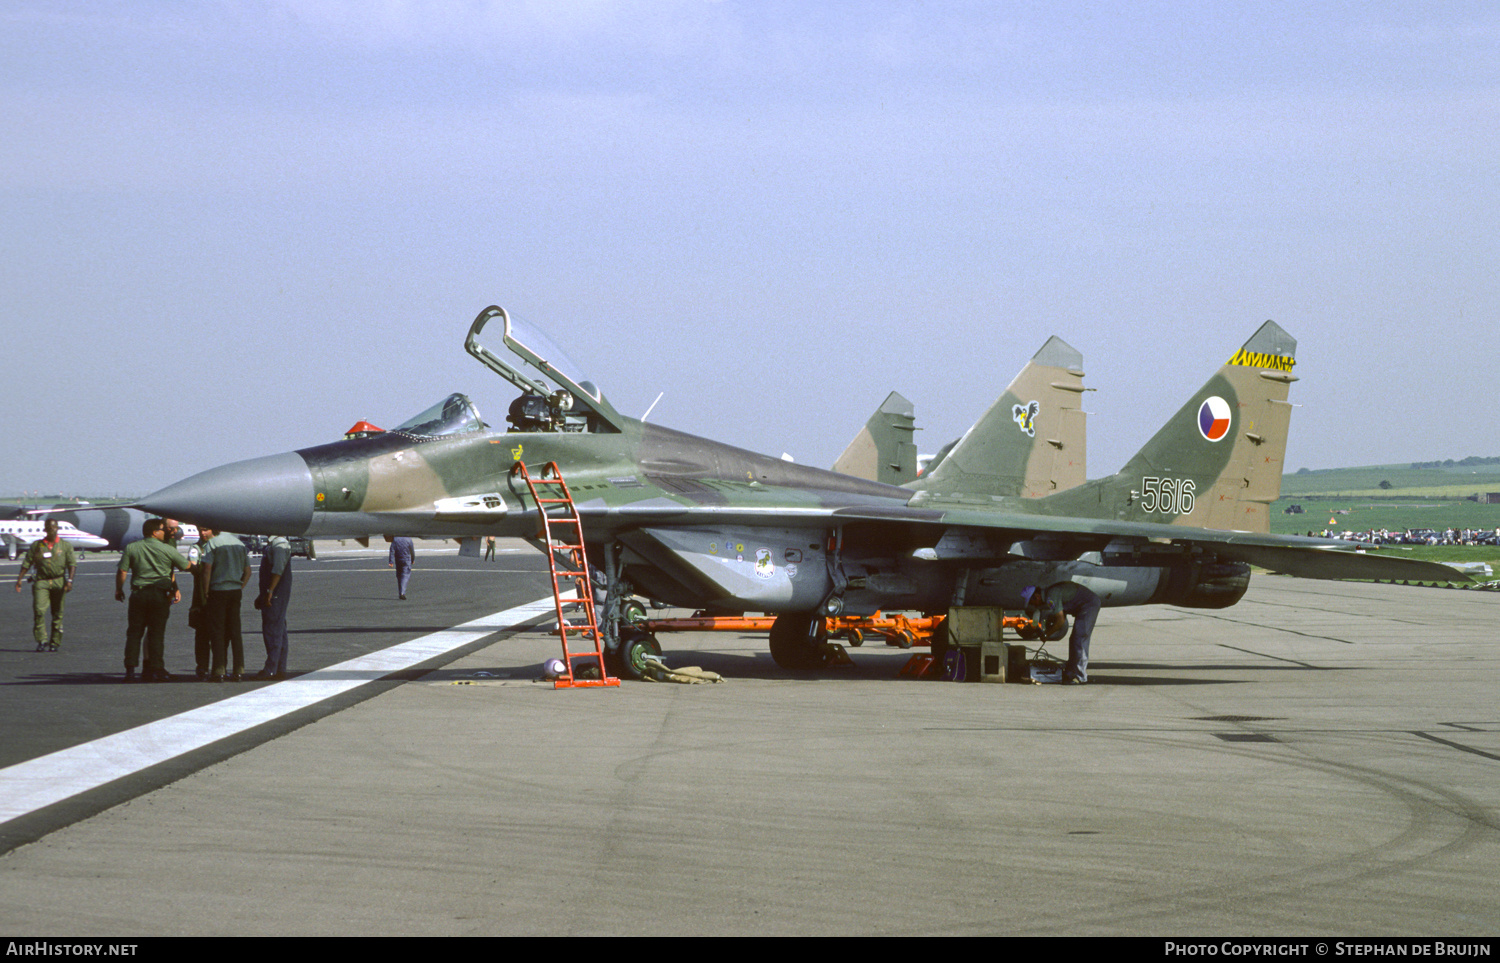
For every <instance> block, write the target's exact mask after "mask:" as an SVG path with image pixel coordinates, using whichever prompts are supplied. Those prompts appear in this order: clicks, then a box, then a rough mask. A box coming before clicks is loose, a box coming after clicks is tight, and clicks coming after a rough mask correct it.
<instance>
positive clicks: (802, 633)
mask: <svg viewBox="0 0 1500 963" xmlns="http://www.w3.org/2000/svg"><path fill="white" fill-rule="evenodd" d="M827 652H828V628H827V622H826V621H824V619H823V616H821V615H813V614H811V613H808V612H797V613H787V614H785V615H778V616H776V621H775V622H774V623H772V624H771V658H773V659H775V660H776V664H777V665H779V666H781V667H782V668H783V669H820V668H822V667H823V665H824V662H825V661H826V659H827Z"/></svg>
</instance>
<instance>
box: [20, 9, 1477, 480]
mask: <svg viewBox="0 0 1500 963" xmlns="http://www.w3.org/2000/svg"><path fill="white" fill-rule="evenodd" d="M1109 6H1110V5H1105V4H1097V3H1088V4H1070V3H1064V2H1043V3H920V4H918V3H881V2H858V3H853V2H851V3H828V4H817V3H808V2H786V3H779V2H767V3H758V2H736V0H721V2H704V0H662V2H655V3H619V2H610V0H597V2H585V0H576V2H570V0H546V2H543V0H537V2H514V3H503V2H483V0H469V2H458V0H453V2H420V0H409V2H398V0H386V2H380V0H223V2H207V0H205V2H197V3H183V2H165V0H162V2H151V0H128V2H110V0H80V2H41V0H35V2H33V0H7V2H6V3H5V4H4V5H3V6H0V333H3V341H0V344H3V346H4V347H3V351H4V354H3V357H4V361H5V364H4V374H5V381H6V387H7V389H8V394H9V398H10V404H9V406H8V409H7V413H6V416H5V417H4V419H3V428H0V444H3V452H4V454H3V455H0V493H12V492H18V491H34V490H40V491H43V492H46V493H54V492H59V491H60V492H65V493H69V494H72V493H94V494H108V493H115V492H118V493H122V494H134V495H140V494H145V493H146V492H149V491H152V490H154V489H156V488H160V487H162V486H164V485H166V484H168V483H170V482H173V481H175V480H177V479H179V478H181V477H184V476H186V475H189V474H192V473H194V472H197V471H200V470H202V469H205V468H209V467H212V466H214V465H218V464H221V463H223V462H226V461H232V460H236V459H239V458H246V457H252V456H257V455H264V454H270V453H273V452H277V451H285V450H288V449H293V448H300V447H306V446H308V445H312V444H317V443H321V442H323V441H327V440H332V439H335V438H337V437H339V436H340V435H341V434H342V432H343V431H344V430H345V429H346V428H347V427H348V426H349V425H350V424H351V423H353V422H354V421H356V420H358V419H368V420H370V421H372V422H374V423H375V424H377V425H381V426H383V427H390V426H392V425H394V424H396V423H399V422H401V421H403V420H405V419H406V418H407V417H408V416H410V415H412V414H414V413H415V412H417V411H418V410H420V409H422V408H425V407H427V406H428V405H430V404H432V403H433V402H434V401H437V400H438V399H439V398H441V397H442V396H444V395H445V394H447V393H448V392H450V391H455V390H458V391H465V392H468V393H470V394H471V395H472V396H473V398H474V400H475V402H476V403H477V405H478V406H479V409H480V411H481V412H483V413H484V414H485V415H486V417H487V418H488V419H489V420H490V421H491V422H493V423H503V420H504V409H505V406H506V404H507V403H508V401H509V399H510V396H511V393H512V392H511V391H510V390H509V386H508V385H505V384H504V383H503V382H501V381H500V380H499V379H498V378H496V377H495V376H494V375H492V374H490V373H489V372H488V371H486V370H485V369H484V368H482V367H481V366H480V365H479V364H478V363H477V362H475V361H473V360H472V359H470V358H469V357H468V356H467V355H465V354H464V352H463V349H462V342H463V337H464V333H465V331H466V330H467V326H468V324H469V322H471V321H472V320H473V318H474V316H475V315H476V314H477V313H478V312H479V311H480V309H482V308H484V307H485V306H486V305H489V304H492V303H498V304H501V305H503V306H505V307H506V308H508V309H510V310H511V311H513V312H514V313H517V314H519V315H522V316H524V317H526V318H527V319H529V320H531V321H533V322H535V323H538V324H540V325H542V326H544V327H546V328H548V329H549V330H550V331H551V333H552V334H553V337H554V339H555V340H557V341H559V342H566V343H568V344H569V345H570V347H571V353H572V354H573V355H574V356H575V358H576V359H577V360H578V361H579V362H580V363H581V364H582V366H583V367H584V368H585V369H587V370H588V371H590V372H591V373H592V374H593V377H594V380H595V381H597V382H598V383H599V384H600V385H601V386H602V387H603V388H604V390H605V392H606V394H608V395H609V396H610V398H611V400H612V401H613V402H614V403H615V405H616V406H617V407H618V408H620V410H622V411H623V412H625V413H627V414H634V415H640V414H641V413H642V412H643V411H644V410H645V409H646V407H647V406H648V405H650V404H651V401H652V399H653V398H655V397H656V396H657V394H658V392H665V396H664V397H663V399H662V401H661V403H660V404H659V405H658V406H657V407H656V410H655V411H654V412H653V413H652V416H651V417H652V420H653V421H657V422H660V423H663V424H667V425H670V426H672V427H676V428H680V429H683V430H686V431H690V432H693V433H696V434H701V435H707V436H711V437H714V438H717V439H719V440H722V441H727V442H730V443H733V444H737V445H741V446H743V447H748V448H753V449H756V450H760V451H765V452H768V453H771V454H779V453H781V452H782V451H788V452H791V453H792V454H793V455H794V456H795V457H796V458H797V460H798V461H802V462H805V463H809V464H815V465H824V466H826V465H828V464H830V463H831V462H832V461H833V459H834V458H835V457H837V455H838V453H839V452H840V451H841V450H842V449H843V447H844V445H845V444H846V443H847V442H848V440H849V439H850V437H851V436H852V435H853V434H854V432H855V431H856V429H857V428H858V427H859V425H861V424H862V423H863V422H864V420H865V418H866V417H868V415H869V414H870V412H871V411H873V410H874V408H875V407H876V406H877V405H878V404H879V403H880V402H881V400H882V399H883V398H884V397H885V395H886V393H887V392H888V391H890V390H891V389H896V390H899V391H901V392H902V393H903V394H905V395H906V396H907V397H908V398H910V399H912V400H913V401H914V402H915V403H916V405H917V416H918V423H919V424H920V425H921V426H922V427H923V428H924V430H923V431H922V432H921V433H920V434H919V436H918V440H919V442H920V447H921V449H922V450H923V451H927V452H930V451H935V450H936V449H937V448H938V447H940V446H941V445H942V444H943V443H944V442H946V441H948V440H950V439H951V438H953V437H955V436H957V435H958V434H959V433H961V432H962V431H963V430H964V429H965V428H966V427H967V426H968V425H969V424H970V423H971V422H972V421H974V420H975V419H976V418H977V417H978V416H979V415H980V414H981V413H982V412H983V410H984V409H985V408H986V407H987V406H988V405H989V403H990V402H991V401H992V400H993V399H994V397H995V396H996V395H998V393H999V392H1000V391H1001V390H1002V389H1003V388H1004V386H1005V385H1006V384H1007V383H1008V382H1009V381H1010V379H1011V377H1012V376H1013V375H1014V374H1015V373H1016V371H1017V370H1019V368H1020V367H1021V365H1022V364H1023V363H1024V362H1025V360H1026V359H1027V358H1029V357H1030V356H1031V355H1032V354H1033V353H1034V352H1035V351H1036V349H1037V348H1039V347H1040V346H1041V344H1042V343H1043V342H1044V341H1045V340H1046V339H1047V337H1048V336H1049V335H1052V334H1056V335H1059V336H1061V337H1062V338H1064V339H1065V340H1067V341H1068V342H1070V343H1071V344H1073V345H1074V346H1075V347H1077V348H1078V349H1079V350H1080V351H1082V352H1083V354H1084V358H1085V367H1086V370H1087V372H1088V379H1087V383H1088V385H1089V386H1091V387H1093V388H1095V389H1097V390H1096V392H1095V393H1093V394H1090V395H1088V396H1087V397H1088V402H1087V409H1088V411H1089V412H1090V419H1089V474H1090V475H1091V476H1099V475H1103V474H1108V473H1110V472H1112V471H1115V470H1116V469H1118V468H1119V467H1120V466H1121V464H1123V462H1124V461H1125V460H1126V459H1127V458H1128V457H1129V455H1130V454H1131V453H1133V452H1134V451H1135V450H1136V449H1137V448H1138V447H1139V446H1140V445H1141V444H1142V443H1143V442H1144V441H1145V440H1146V439H1147V438H1148V437H1149V436H1150V434H1151V433H1152V432H1153V431H1154V430H1155V429H1156V427H1158V426H1159V425H1160V424H1161V423H1162V422H1163V421H1164V420H1165V419H1166V418H1167V417H1168V416H1169V415H1170V414H1171V413H1172V412H1173V411H1175V410H1176V408H1177V407H1179V406H1180V405H1181V403H1182V402H1183V401H1184V400H1186V397H1187V396H1188V394H1189V393H1190V392H1192V391H1193V390H1195V389H1196V388H1197V387H1198V386H1199V385H1201V384H1202V383H1203V381H1204V380H1205V379H1206V378H1207V377H1208V376H1209V374H1211V373H1212V372H1213V370H1214V369H1215V368H1217V367H1218V366H1219V365H1220V364H1221V363H1222V362H1223V361H1224V360H1225V359H1227V358H1228V357H1229V356H1230V354H1232V353H1233V351H1234V350H1235V349H1236V348H1237V347H1238V346H1239V345H1240V344H1241V343H1242V342H1243V341H1244V340H1245V339H1246V338H1248V337H1249V336H1250V335H1251V333H1253V332H1254V330H1255V329H1256V328H1257V327H1258V326H1259V325H1260V324H1261V322H1263V321H1265V320H1266V319H1268V318H1271V319H1274V320H1276V321H1277V322H1278V323H1279V324H1281V325H1282V327H1284V328H1285V329H1286V330H1287V331H1288V332H1290V333H1291V334H1292V335H1293V336H1294V337H1296V338H1297V339H1298V340H1299V347H1298V352H1297V362H1298V363H1297V368H1296V373H1297V374H1298V375H1299V376H1300V378H1301V379H1302V380H1301V381H1300V382H1298V383H1297V384H1296V385H1294V386H1293V389H1292V401H1293V402H1296V403H1298V404H1299V405H1301V407H1299V408H1298V409H1297V410H1296V411H1295V413H1294V414H1293V418H1292V429H1291V442H1290V444H1289V446H1288V461H1287V465H1288V468H1289V469H1290V470H1295V469H1296V468H1299V467H1304V466H1305V467H1312V468H1324V467H1338V466H1346V465H1360V464H1371V463H1380V462H1401V461H1410V460H1430V459H1441V458H1461V457H1463V456H1465V455H1470V454H1477V455H1500V431H1497V430H1496V428H1495V427H1494V424H1495V422H1494V410H1495V403H1496V398H1497V391H1496V388H1497V385H1500V374H1497V361H1500V242H1497V238H1500V196H1497V195H1500V7H1497V6H1496V5H1495V4H1494V2H1493V0H1485V2H1474V3H1461V2H1455V3H1420V4H1418V3H1380V2H1363V3H1357V4H1350V3H1343V2H1341V3H1330V4H1320V3H1309V2H1306V0H1299V2H1291V3H1277V2H1255V3H1245V4H1234V3H1225V2H1214V3H1201V4H1193V3H1153V2H1137V3H1131V4H1116V5H1113V6H1114V7H1117V8H1118V12H1116V11H1115V10H1112V9H1107V8H1108V7H1109Z"/></svg>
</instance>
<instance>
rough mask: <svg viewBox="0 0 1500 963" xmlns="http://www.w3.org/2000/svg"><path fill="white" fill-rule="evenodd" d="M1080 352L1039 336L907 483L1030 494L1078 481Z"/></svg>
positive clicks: (938, 489) (1081, 468)
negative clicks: (971, 418) (1013, 371)
mask: <svg viewBox="0 0 1500 963" xmlns="http://www.w3.org/2000/svg"><path fill="white" fill-rule="evenodd" d="M1083 391H1084V387H1083V355H1081V354H1079V353H1078V351H1077V350H1076V349H1074V348H1073V347H1072V346H1071V345H1069V344H1068V343H1067V342H1066V341H1064V340H1062V339H1061V338H1058V337H1052V338H1049V339H1047V343H1046V344H1044V345H1042V349H1041V350H1040V351H1038V352H1037V353H1036V354H1035V355H1033V356H1032V358H1031V360H1030V361H1029V362H1027V364H1026V367H1024V368H1022V369H1021V373H1020V374H1018V375H1016V378H1015V380H1014V381H1012V382H1011V383H1010V386H1009V387H1008V388H1006V389H1005V393H1004V394H1002V395H1001V396H1000V398H999V400H997V401H996V402H995V403H994V404H993V405H991V406H990V409H989V410H988V411H986V412H985V413H984V416H983V417H981V418H980V419H979V420H978V421H977V422H975V423H974V426H973V427H972V428H970V429H969V430H968V431H967V432H965V433H964V436H963V437H962V438H960V439H959V440H958V442H957V443H956V444H954V445H953V447H952V450H951V451H948V452H947V454H946V455H945V456H944V457H943V458H942V459H941V460H939V461H935V462H934V463H933V464H932V465H931V466H930V467H929V468H928V470H927V471H926V472H924V473H923V475H922V477H921V478H918V479H917V480H916V481H913V482H910V483H908V484H907V485H906V487H907V488H911V489H915V490H917V491H930V492H934V493H940V494H964V495H1019V496H1024V497H1026V498H1038V497H1041V496H1044V495H1051V494H1054V493H1056V492H1060V491H1065V490H1067V489H1069V488H1073V487H1075V486H1077V485H1081V484H1083V481H1084V478H1085V475H1084V472H1085V470H1086V466H1085V461H1086V451H1085V447H1086V446H1085V429H1086V425H1085V416H1084V412H1083V407H1082V402H1083Z"/></svg>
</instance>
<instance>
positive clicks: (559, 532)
mask: <svg viewBox="0 0 1500 963" xmlns="http://www.w3.org/2000/svg"><path fill="white" fill-rule="evenodd" d="M511 474H513V475H514V474H519V475H520V476H521V478H522V479H524V480H525V482H526V487H527V488H529V489H530V490H531V498H532V501H534V502H536V511H537V514H538V515H539V516H541V520H542V527H541V530H540V531H538V532H537V536H538V537H539V538H541V539H542V544H543V546H544V548H545V549H546V552H547V565H548V566H549V567H550V568H551V569H552V598H553V600H554V601H555V602H556V603H557V634H558V635H559V636H560V637H561V638H562V650H563V664H564V665H565V666H566V667H567V670H568V674H567V675H566V676H565V677H563V678H560V679H557V680H556V681H554V682H553V683H552V687H553V688H554V689H573V688H584V687H593V686H610V685H619V684H620V680H619V679H616V678H612V677H610V676H609V675H608V674H606V672H605V669H604V644H603V637H602V636H601V635H600V634H599V621H598V619H596V618H595V616H594V592H593V586H592V585H590V584H589V560H588V556H587V555H586V554H585V553H584V550H583V524H582V523H581V522H580V521H579V520H578V508H577V507H576V506H575V505H574V504H573V495H572V493H570V492H569V491H568V483H567V482H565V481H563V477H562V472H560V471H558V468H557V462H555V461H551V462H548V463H547V467H546V468H543V469H542V472H541V474H540V475H532V474H531V472H529V471H527V470H526V465H525V464H524V463H522V462H519V461H518V462H516V464H515V467H514V468H512V469H511ZM567 583H572V587H573V588H574V590H576V592H577V594H578V597H577V598H576V599H565V598H563V586H564V585H565V584H567ZM565 607H566V608H569V609H573V611H572V615H573V616H574V618H577V617H578V616H580V615H582V616H583V619H582V621H583V622H584V624H582V625H572V624H569V622H568V619H567V615H568V613H567V612H565V611H564V608H565ZM575 642H581V643H583V645H584V646H590V645H591V646H593V647H592V648H587V647H583V646H581V647H579V648H574V643H575ZM588 658H592V659H593V660H594V664H595V665H596V666H597V667H598V671H599V678H597V679H580V678H578V676H577V674H576V673H575V672H574V671H573V660H574V659H588Z"/></svg>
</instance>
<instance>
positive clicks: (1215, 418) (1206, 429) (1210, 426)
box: [1198, 395, 1229, 441]
mask: <svg viewBox="0 0 1500 963" xmlns="http://www.w3.org/2000/svg"><path fill="white" fill-rule="evenodd" d="M1198 430H1199V431H1200V432H1202V433H1203V437H1204V438H1207V439H1208V440H1209V441H1219V440H1221V439H1222V438H1223V437H1224V436H1225V435H1227V434H1229V402H1227V401H1225V400H1224V399H1223V398H1220V397H1219V396H1218V395H1214V396H1213V397H1211V398H1208V399H1207V400H1205V401H1204V402H1203V405H1202V406H1201V407H1200V408H1199V409H1198Z"/></svg>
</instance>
